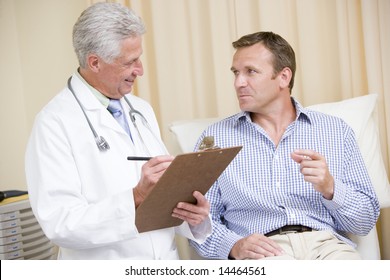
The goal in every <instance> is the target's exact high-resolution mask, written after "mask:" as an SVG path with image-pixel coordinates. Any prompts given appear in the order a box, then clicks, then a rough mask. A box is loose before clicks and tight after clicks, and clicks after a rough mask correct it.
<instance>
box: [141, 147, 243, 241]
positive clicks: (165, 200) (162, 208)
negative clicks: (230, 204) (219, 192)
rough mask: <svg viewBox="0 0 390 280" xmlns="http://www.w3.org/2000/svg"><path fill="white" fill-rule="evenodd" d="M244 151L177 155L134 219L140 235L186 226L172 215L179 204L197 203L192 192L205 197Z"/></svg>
mask: <svg viewBox="0 0 390 280" xmlns="http://www.w3.org/2000/svg"><path fill="white" fill-rule="evenodd" d="M241 148H242V146H237V147H231V148H223V149H219V148H218V149H211V150H206V151H200V152H194V153H186V154H181V155H178V156H176V157H175V159H174V160H173V161H172V163H171V164H170V166H169V167H168V168H167V170H166V171H165V172H164V174H163V175H162V176H161V178H160V179H159V181H158V182H157V184H156V186H155V187H154V189H153V190H152V192H151V193H150V194H149V195H148V196H147V197H146V198H145V200H144V201H143V202H142V203H141V205H139V206H138V208H137V210H136V216H135V224H136V226H137V229H138V232H140V233H141V232H146V231H152V230H156V229H162V228H168V227H174V226H178V225H180V224H181V223H183V220H180V219H178V218H174V217H172V216H171V215H172V211H173V209H174V208H175V207H176V205H177V203H178V202H181V201H183V202H190V203H196V200H195V198H194V197H193V195H192V193H193V192H194V191H199V192H201V193H202V194H205V193H206V192H207V191H208V190H209V188H210V187H211V186H212V184H213V183H214V182H215V181H216V180H217V179H218V177H219V176H220V175H221V173H222V172H223V171H224V170H225V168H226V167H227V166H228V165H229V163H230V162H231V161H232V160H233V158H234V157H235V156H236V155H237V153H238V152H239V151H240V150H241Z"/></svg>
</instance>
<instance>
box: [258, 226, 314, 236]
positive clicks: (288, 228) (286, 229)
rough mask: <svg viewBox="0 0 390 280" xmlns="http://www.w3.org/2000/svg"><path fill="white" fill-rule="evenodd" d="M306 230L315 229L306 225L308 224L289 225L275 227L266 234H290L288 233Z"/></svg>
mask: <svg viewBox="0 0 390 280" xmlns="http://www.w3.org/2000/svg"><path fill="white" fill-rule="evenodd" d="M305 231H313V229H312V228H309V227H306V226H301V225H287V226H284V227H281V228H278V229H275V230H273V231H270V232H268V233H266V234H264V235H265V236H267V237H270V236H272V235H277V234H288V233H296V232H305Z"/></svg>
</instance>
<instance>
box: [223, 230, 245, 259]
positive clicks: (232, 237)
mask: <svg viewBox="0 0 390 280" xmlns="http://www.w3.org/2000/svg"><path fill="white" fill-rule="evenodd" d="M242 238H243V237H242V236H240V235H237V234H235V233H234V232H229V233H227V234H226V235H225V236H224V237H223V238H222V240H221V246H220V247H219V251H218V256H220V257H221V258H222V259H225V260H227V259H228V258H229V254H230V251H231V250H232V248H233V246H234V244H236V243H237V241H238V240H240V239H242Z"/></svg>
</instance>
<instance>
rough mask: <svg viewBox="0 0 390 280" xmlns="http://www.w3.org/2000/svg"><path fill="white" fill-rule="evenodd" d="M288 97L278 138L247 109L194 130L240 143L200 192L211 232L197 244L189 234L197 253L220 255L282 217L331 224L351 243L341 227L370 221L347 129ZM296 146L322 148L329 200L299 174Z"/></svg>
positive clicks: (363, 173) (227, 143)
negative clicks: (290, 111) (291, 109)
mask: <svg viewBox="0 0 390 280" xmlns="http://www.w3.org/2000/svg"><path fill="white" fill-rule="evenodd" d="M292 102H294V104H295V108H296V112H297V118H296V120H295V121H294V122H292V123H291V124H290V125H289V126H288V127H287V129H286V131H285V132H284V134H283V137H282V138H281V140H280V142H279V144H278V146H275V144H274V143H273V142H272V140H271V139H270V138H269V137H268V136H267V133H266V132H265V131H264V130H263V129H262V128H261V127H260V126H259V125H257V124H255V123H253V122H252V121H251V118H250V116H249V113H248V112H241V113H238V114H236V115H234V116H231V117H229V118H226V119H224V120H222V121H220V122H218V123H215V124H213V125H211V126H210V127H208V128H207V129H206V130H205V131H204V132H203V134H202V136H201V137H200V138H199V141H200V139H203V137H204V136H214V138H215V144H216V145H217V146H219V147H221V148H223V147H232V146H243V148H242V150H241V151H240V152H239V154H238V155H237V157H236V158H235V159H234V160H233V161H232V162H231V164H230V165H229V166H228V167H227V169H226V170H225V171H224V172H223V173H222V175H221V176H220V177H219V178H218V180H217V181H216V182H215V184H214V185H213V186H212V187H211V189H210V190H209V192H208V193H207V195H206V197H207V198H208V200H209V201H210V204H211V210H210V214H211V216H212V219H213V233H212V235H211V236H210V237H209V238H208V239H207V240H206V241H205V242H204V243H203V244H201V245H199V244H196V243H193V242H191V244H192V245H193V246H194V247H195V249H196V250H197V251H198V253H199V254H200V255H202V256H204V257H207V258H217V259H227V257H228V255H229V253H230V250H231V248H232V247H233V245H234V244H235V243H236V242H237V241H238V240H239V239H241V238H243V237H246V236H248V235H251V234H253V233H261V234H265V233H268V232H270V231H272V230H275V229H278V228H280V227H282V226H285V225H304V226H308V227H311V228H313V229H315V230H326V231H331V232H333V233H334V235H335V236H337V237H338V238H339V239H340V240H343V241H345V242H346V243H349V244H351V245H352V246H354V243H353V242H352V241H351V240H350V239H348V237H347V233H353V234H358V235H365V234H367V233H368V232H369V231H370V230H371V229H372V228H373V227H374V226H375V223H376V221H377V218H378V216H379V203H378V200H377V197H376V195H375V192H374V190H373V186H372V183H371V180H370V178H369V175H368V173H367V170H366V167H365V164H364V162H363V159H362V156H361V154H360V151H359V148H358V145H357V143H356V140H355V135H354V132H353V131H352V129H351V128H350V127H349V126H348V125H347V124H346V123H345V122H344V121H343V120H341V119H340V118H336V117H333V116H329V115H325V114H322V113H319V112H314V111H311V110H308V109H304V108H302V106H301V105H300V104H299V103H298V102H297V101H295V100H294V99H292ZM296 149H311V150H315V151H317V152H319V153H320V154H322V155H323V156H325V158H326V160H327V164H328V167H329V171H330V173H331V174H332V176H333V177H334V179H335V189H334V196H333V199H332V200H326V199H325V198H324V197H323V196H322V195H321V194H320V193H319V192H317V191H316V190H315V189H314V188H313V187H312V185H311V184H310V183H308V182H305V181H304V179H303V175H302V174H301V173H300V168H299V164H297V163H296V162H295V161H294V160H292V159H291V157H290V154H291V153H292V152H293V151H294V150H296Z"/></svg>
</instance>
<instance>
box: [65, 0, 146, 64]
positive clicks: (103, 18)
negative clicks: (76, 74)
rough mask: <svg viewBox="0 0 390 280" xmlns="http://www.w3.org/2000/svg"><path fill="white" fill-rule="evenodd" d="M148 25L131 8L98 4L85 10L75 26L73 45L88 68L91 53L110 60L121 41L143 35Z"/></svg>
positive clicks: (118, 51) (80, 59) (115, 55)
mask: <svg viewBox="0 0 390 280" xmlns="http://www.w3.org/2000/svg"><path fill="white" fill-rule="evenodd" d="M144 33H145V26H144V24H143V22H142V20H141V18H140V17H138V16H137V15H136V14H135V13H134V12H133V11H132V10H131V9H129V8H127V7H125V6H123V5H121V4H119V3H104V2H100V3H96V4H94V5H92V6H90V7H89V8H87V9H86V10H84V11H83V12H82V13H81V15H80V17H79V18H78V20H77V22H76V23H75V25H74V27H73V47H74V50H75V52H76V55H77V58H78V60H79V64H80V66H81V67H82V68H85V67H86V63H87V57H88V55H89V54H96V55H97V56H99V57H100V58H102V59H103V60H104V61H105V62H107V63H111V62H112V61H113V60H114V59H115V58H116V57H118V56H119V54H120V51H121V46H122V44H121V43H122V41H123V40H124V39H127V38H130V37H137V36H141V35H142V34H144Z"/></svg>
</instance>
